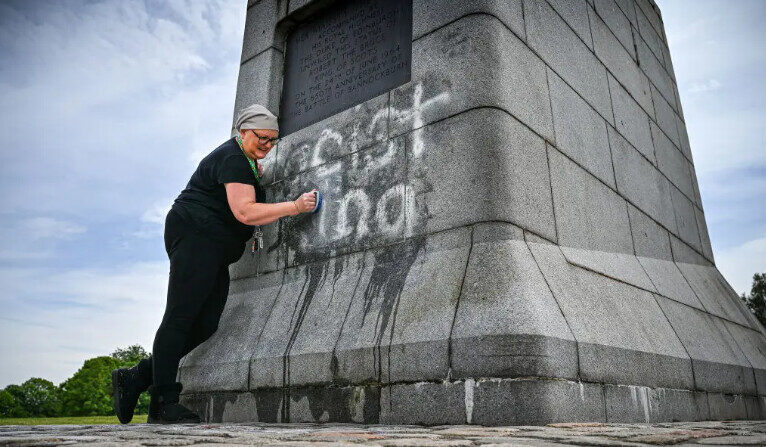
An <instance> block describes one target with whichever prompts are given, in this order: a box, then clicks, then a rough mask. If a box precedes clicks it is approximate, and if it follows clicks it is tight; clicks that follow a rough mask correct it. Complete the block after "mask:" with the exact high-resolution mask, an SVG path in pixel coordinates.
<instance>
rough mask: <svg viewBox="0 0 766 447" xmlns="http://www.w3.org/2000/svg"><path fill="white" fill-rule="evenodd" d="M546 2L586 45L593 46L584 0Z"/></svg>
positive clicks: (586, 6) (550, 0)
mask: <svg viewBox="0 0 766 447" xmlns="http://www.w3.org/2000/svg"><path fill="white" fill-rule="evenodd" d="M548 4H549V5H550V6H551V7H552V8H553V9H554V10H555V11H556V12H557V13H558V14H559V16H561V18H562V19H564V21H565V22H566V23H567V24H568V25H569V27H570V28H572V29H573V30H574V32H575V33H577V35H578V36H580V39H582V41H583V42H585V44H586V45H588V47H590V48H591V49H592V48H593V38H592V36H591V30H590V22H589V19H588V4H587V3H586V2H585V0H548Z"/></svg>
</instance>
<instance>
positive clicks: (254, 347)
mask: <svg viewBox="0 0 766 447" xmlns="http://www.w3.org/2000/svg"><path fill="white" fill-rule="evenodd" d="M251 103H261V104H264V105H266V106H267V107H269V108H270V109H271V110H273V111H274V112H275V113H277V114H278V115H279V116H280V119H281V122H282V124H281V125H282V129H283V134H286V136H285V138H284V139H283V140H282V142H280V143H279V145H278V146H277V147H276V148H275V149H273V150H272V153H271V154H270V155H269V157H267V159H265V160H264V161H265V171H266V174H265V175H264V183H265V184H267V186H266V192H267V194H268V196H269V197H268V200H269V201H277V200H286V199H294V198H295V197H297V196H298V195H299V194H300V193H302V192H304V191H308V190H311V189H313V188H318V189H319V190H320V191H322V193H323V194H324V205H323V209H322V211H321V212H320V213H319V214H317V215H302V216H299V217H294V218H285V219H282V221H280V222H279V223H275V224H272V225H268V226H266V227H264V228H263V230H264V233H265V243H264V249H263V250H260V251H259V252H258V253H257V254H256V255H255V256H254V257H251V255H250V253H249V251H248V252H246V253H245V254H244V255H243V257H242V259H241V260H240V261H239V262H238V263H236V264H234V265H232V271H231V273H232V283H231V287H230V295H229V298H228V303H227V305H226V309H225V311H224V315H223V317H222V319H221V322H220V325H219V329H218V331H217V332H216V333H215V335H214V336H213V337H212V338H211V339H210V340H208V341H207V342H205V343H204V344H203V345H201V346H199V347H198V348H197V349H196V350H195V351H193V352H192V353H190V354H189V355H188V356H187V357H186V358H185V359H184V360H183V361H182V365H181V368H180V370H179V379H180V380H181V382H183V383H184V395H183V399H184V401H185V403H187V404H189V405H191V406H192V407H193V408H195V409H196V410H198V411H200V412H201V413H203V414H204V416H205V418H206V419H207V420H209V421H266V422H269V421H271V422H277V421H281V422H287V421H291V422H301V421H350V422H365V423H416V424H446V423H456V424H464V423H475V424H486V425H494V424H543V423H550V422H562V421H672V420H704V419H732V418H749V419H760V418H762V417H764V414H766V401H764V396H765V395H766V356H765V355H764V353H766V338H765V334H766V330H764V328H763V326H761V325H760V323H759V322H758V321H757V320H756V319H755V318H754V316H753V315H752V314H751V313H750V312H749V311H748V310H747V308H746V307H745V306H744V305H743V304H742V302H741V301H740V299H739V298H738V296H737V294H736V293H735V292H734V291H733V290H732V288H731V287H730V286H729V284H728V283H727V282H726V280H725V279H724V278H723V277H722V276H721V274H720V272H719V271H718V269H717V268H716V266H715V263H714V259H713V253H712V250H711V247H710V241H709V238H708V233H707V228H706V224H705V215H704V212H703V207H702V200H701V198H700V194H699V189H698V186H697V180H696V176H695V170H694V161H693V158H692V153H691V150H690V147H689V141H688V137H687V132H686V125H685V122H684V117H683V112H682V109H681V104H680V100H679V95H678V88H677V85H676V81H675V77H674V73H673V67H672V63H671V59H670V53H669V51H668V45H667V40H666V37H665V33H664V28H663V24H662V18H661V15H660V12H659V9H658V8H657V7H656V5H655V4H654V3H653V2H651V1H650V0H635V1H634V0H593V1H591V0H548V1H546V0H523V1H522V0H507V1H503V2H496V1H471V2H467V1H457V0H407V1H404V0H397V1H384V0H361V1H357V2H351V3H349V2H331V1H319V0H314V1H310V0H302V1H296V0H292V1H289V2H288V1H286V0H260V1H250V2H249V3H248V12H247V22H246V27H245V37H244V42H243V50H242V61H241V68H240V75H239V84H238V87H237V97H236V105H235V109H236V110H238V109H239V108H241V107H244V106H246V105H248V104H251ZM280 109H281V110H280ZM243 250H244V247H243Z"/></svg>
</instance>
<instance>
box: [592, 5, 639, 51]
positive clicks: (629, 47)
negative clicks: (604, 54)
mask: <svg viewBox="0 0 766 447" xmlns="http://www.w3.org/2000/svg"><path fill="white" fill-rule="evenodd" d="M625 3H631V4H630V9H632V8H633V5H632V2H627V1H626V2H625ZM593 6H594V7H595V12H596V14H598V16H599V17H601V19H602V20H603V21H604V24H605V25H606V26H608V27H609V30H610V31H611V32H612V33H613V34H614V36H615V37H616V38H617V39H618V40H619V41H620V44H621V45H622V47H623V48H624V49H625V51H627V52H628V54H630V57H631V58H632V59H633V60H636V49H635V47H634V46H633V33H632V32H631V29H630V19H628V16H627V15H626V14H625V12H623V10H622V9H621V8H620V6H619V5H618V4H617V2H616V1H615V0H595V1H594V2H593ZM591 23H592V22H591ZM592 26H593V27H594V28H595V27H596V26H597V25H592ZM593 33H594V34H596V31H595V29H594V31H593ZM597 41H598V39H597V38H595V37H594V44H595V46H596V48H598V44H597V43H596V42H597ZM596 54H598V50H596Z"/></svg>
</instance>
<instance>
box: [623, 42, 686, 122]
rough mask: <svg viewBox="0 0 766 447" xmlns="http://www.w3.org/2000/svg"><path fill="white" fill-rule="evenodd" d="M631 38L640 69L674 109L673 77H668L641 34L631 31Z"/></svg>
mask: <svg viewBox="0 0 766 447" xmlns="http://www.w3.org/2000/svg"><path fill="white" fill-rule="evenodd" d="M633 38H634V39H635V42H636V50H637V53H638V64H639V65H640V66H641V70H643V71H644V73H645V74H646V76H647V77H649V81H651V83H652V84H653V85H654V86H655V87H657V90H658V91H659V92H660V94H661V95H662V97H663V98H665V100H666V101H667V102H668V104H670V107H671V108H673V110H676V108H677V107H676V104H675V90H674V89H673V79H671V78H670V76H669V75H668V72H667V71H665V67H663V66H662V62H660V61H659V60H658V59H657V57H656V56H655V55H654V53H652V51H651V50H650V49H649V47H648V46H647V44H646V42H644V39H642V38H641V36H639V35H637V34H636V33H635V32H634V33H633Z"/></svg>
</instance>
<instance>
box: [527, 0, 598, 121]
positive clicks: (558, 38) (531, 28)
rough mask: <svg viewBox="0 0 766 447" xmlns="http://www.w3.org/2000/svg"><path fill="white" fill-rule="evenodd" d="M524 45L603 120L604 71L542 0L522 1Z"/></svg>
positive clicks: (584, 46) (589, 51)
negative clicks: (536, 54) (538, 55)
mask: <svg viewBox="0 0 766 447" xmlns="http://www.w3.org/2000/svg"><path fill="white" fill-rule="evenodd" d="M524 19H525V22H526V25H527V42H528V44H529V46H530V47H531V48H532V49H534V50H535V51H537V52H538V54H540V56H541V57H542V58H543V60H545V62H546V63H547V64H548V65H549V66H550V67H551V68H552V69H553V71H555V72H556V73H557V74H558V75H559V76H561V78H562V79H564V80H565V81H566V82H567V83H568V84H569V85H570V86H572V88H573V89H574V90H575V91H576V92H577V93H579V94H580V95H582V97H583V98H585V100H586V101H588V103H590V105H591V106H593V108H594V109H596V110H597V111H598V112H599V113H600V114H601V116H603V117H604V118H605V119H606V120H607V121H610V122H611V120H612V118H611V117H612V104H611V101H610V100H609V92H608V87H607V80H606V69H605V68H604V66H603V65H601V63H600V62H599V61H598V59H597V58H596V56H594V55H593V53H592V52H591V50H590V49H589V48H588V46H587V45H585V44H584V43H583V42H582V41H581V40H580V39H579V37H578V36H577V35H576V34H575V33H574V31H572V30H571V29H570V28H569V26H567V24H566V22H564V20H562V19H561V17H559V15H558V14H556V12H555V11H554V10H553V9H552V8H551V7H550V5H548V3H547V2H546V1H545V0H530V1H525V2H524Z"/></svg>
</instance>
